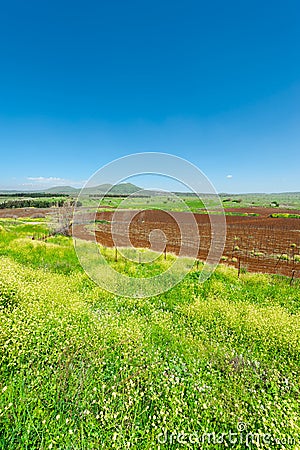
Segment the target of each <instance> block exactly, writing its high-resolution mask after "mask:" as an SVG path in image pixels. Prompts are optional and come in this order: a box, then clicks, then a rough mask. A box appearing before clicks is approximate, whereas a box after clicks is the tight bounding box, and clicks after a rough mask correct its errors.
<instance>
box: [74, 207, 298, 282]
mask: <svg viewBox="0 0 300 450" xmlns="http://www.w3.org/2000/svg"><path fill="white" fill-rule="evenodd" d="M227 211H228V210H227ZM233 212H241V213H251V212H255V213H256V214H260V216H255V217H253V216H250V215H248V216H226V225H227V237H226V244H225V248H224V252H223V259H222V261H223V262H225V263H226V264H230V265H234V266H235V267H239V266H240V267H241V268H245V269H246V270H248V271H250V272H263V273H273V274H281V275H286V276H289V277H291V276H294V277H300V262H298V261H297V257H296V259H295V255H300V219H288V218H271V217H270V214H272V213H274V212H276V213H279V212H280V213H283V212H290V213H291V212H292V213H294V214H298V212H297V211H294V210H293V211H291V210H281V209H278V208H274V209H273V208H249V209H246V208H243V209H239V210H237V209H233ZM113 214H114V213H113V212H111V211H105V212H99V213H98V214H97V220H106V221H108V222H110V221H111V220H112V217H113ZM133 216H134V217H133ZM173 216H174V217H171V216H170V215H169V214H168V213H166V212H164V211H157V210H154V211H142V212H139V213H138V214H137V212H136V211H118V212H117V213H115V215H114V218H113V221H114V224H115V226H116V228H117V231H118V225H120V226H121V225H122V223H124V222H126V221H127V222H128V223H130V226H129V237H130V241H131V243H132V245H133V246H135V247H147V248H149V247H150V242H149V234H150V232H151V231H153V230H155V229H159V230H161V231H163V232H164V233H165V236H166V241H167V242H166V250H167V251H168V252H172V253H175V254H178V253H179V250H180V244H181V236H180V231H179V227H178V225H177V223H176V222H177V221H178V222H179V223H186V224H187V225H188V223H189V218H188V217H190V215H189V214H187V213H173ZM194 217H195V219H196V222H197V226H198V230H199V235H200V249H199V252H198V258H199V259H200V260H206V258H207V255H208V251H209V248H210V244H211V225H210V219H209V216H208V215H207V214H194ZM215 217H216V216H215ZM96 229H97V231H96V238H97V241H98V242H99V243H101V244H102V245H105V246H109V247H112V246H115V243H114V240H113V238H112V234H111V223H98V224H97V227H96ZM120 229H121V231H122V227H121V228H120ZM82 232H83V230H82ZM123 233H124V229H123ZM117 234H118V233H117ZM84 236H85V237H87V233H84V232H83V233H82V237H84ZM117 237H118V245H117V246H122V245H123V244H124V245H126V239H125V237H124V240H122V239H123V237H122V234H120V235H118V236H117ZM186 254H188V253H186ZM286 255H287V256H286ZM286 258H288V259H286ZM293 274H294V275H293Z"/></svg>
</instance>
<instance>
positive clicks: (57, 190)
mask: <svg viewBox="0 0 300 450" xmlns="http://www.w3.org/2000/svg"><path fill="white" fill-rule="evenodd" d="M79 191H80V190H79V189H76V188H74V187H72V186H55V187H51V188H49V189H43V190H40V192H46V193H47V194H70V195H72V194H74V195H76V194H77V193H78V192H79Z"/></svg>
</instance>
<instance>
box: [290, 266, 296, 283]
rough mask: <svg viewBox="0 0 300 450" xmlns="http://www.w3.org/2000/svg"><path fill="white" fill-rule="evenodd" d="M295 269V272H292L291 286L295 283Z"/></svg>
mask: <svg viewBox="0 0 300 450" xmlns="http://www.w3.org/2000/svg"><path fill="white" fill-rule="evenodd" d="M295 272H296V271H295V269H294V270H292V278H291V281H290V286H292V284H293V281H294V277H295Z"/></svg>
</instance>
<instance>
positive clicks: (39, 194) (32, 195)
mask: <svg viewBox="0 0 300 450" xmlns="http://www.w3.org/2000/svg"><path fill="white" fill-rule="evenodd" d="M0 197H26V198H28V197H30V198H39V197H41V198H43V197H62V195H61V194H51V193H49V192H19V193H16V194H15V193H14V192H13V193H10V194H7V193H5V194H1V193H0ZM63 197H69V194H63Z"/></svg>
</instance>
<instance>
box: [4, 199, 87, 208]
mask: <svg viewBox="0 0 300 450" xmlns="http://www.w3.org/2000/svg"><path fill="white" fill-rule="evenodd" d="M64 204H65V199H62V198H60V199H57V200H56V199H55V200H53V199H51V200H45V199H24V200H7V201H4V202H2V203H0V209H6V208H9V209H11V208H32V207H33V208H51V206H58V207H62V206H64ZM75 204H76V206H82V203H81V202H75V201H71V202H70V205H71V206H75Z"/></svg>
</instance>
